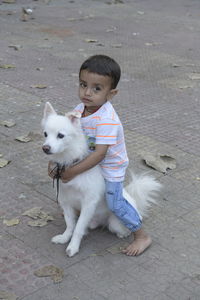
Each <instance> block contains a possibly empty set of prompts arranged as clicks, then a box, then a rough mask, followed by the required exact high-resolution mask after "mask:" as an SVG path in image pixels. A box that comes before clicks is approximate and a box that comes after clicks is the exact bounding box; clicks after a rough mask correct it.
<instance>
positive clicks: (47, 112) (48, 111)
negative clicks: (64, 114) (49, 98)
mask: <svg viewBox="0 0 200 300" xmlns="http://www.w3.org/2000/svg"><path fill="white" fill-rule="evenodd" d="M52 114H54V115H55V114H56V111H55V110H54V108H53V106H52V105H51V103H50V102H46V104H45V107H44V116H43V117H44V119H46V118H47V117H48V116H49V115H52Z"/></svg>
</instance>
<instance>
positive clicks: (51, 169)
mask: <svg viewBox="0 0 200 300" xmlns="http://www.w3.org/2000/svg"><path fill="white" fill-rule="evenodd" d="M57 172H58V166H57V163H55V162H53V161H51V160H50V161H49V163H48V175H49V176H50V177H51V178H52V179H54V178H56V175H57Z"/></svg>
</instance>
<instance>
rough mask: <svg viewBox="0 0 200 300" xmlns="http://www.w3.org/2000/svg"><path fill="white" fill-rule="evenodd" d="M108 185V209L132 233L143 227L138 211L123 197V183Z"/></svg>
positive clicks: (109, 182) (109, 183)
mask: <svg viewBox="0 0 200 300" xmlns="http://www.w3.org/2000/svg"><path fill="white" fill-rule="evenodd" d="M105 183H106V201H107V205H108V208H109V209H110V210H111V211H112V212H113V213H114V214H115V215H116V217H118V218H119V219H120V221H121V222H122V223H123V224H124V225H125V226H126V227H127V228H128V229H129V230H130V231H132V232H135V231H137V230H138V229H140V228H141V226H142V221H141V219H140V216H139V214H138V212H137V210H136V209H135V208H134V207H133V206H132V205H131V204H130V203H129V202H128V201H127V200H126V199H125V198H124V197H123V194H122V193H123V182H111V181H107V180H105Z"/></svg>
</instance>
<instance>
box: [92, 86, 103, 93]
mask: <svg viewBox="0 0 200 300" xmlns="http://www.w3.org/2000/svg"><path fill="white" fill-rule="evenodd" d="M93 91H94V92H99V91H101V88H100V86H95V87H94V88H93Z"/></svg>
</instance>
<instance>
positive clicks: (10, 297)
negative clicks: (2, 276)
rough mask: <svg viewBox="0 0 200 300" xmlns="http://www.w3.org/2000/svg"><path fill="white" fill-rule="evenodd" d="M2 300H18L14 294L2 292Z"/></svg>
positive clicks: (0, 296)
mask: <svg viewBox="0 0 200 300" xmlns="http://www.w3.org/2000/svg"><path fill="white" fill-rule="evenodd" d="M0 299H3V300H17V296H16V295H15V294H13V293H10V292H6V291H0Z"/></svg>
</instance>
